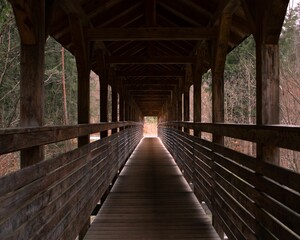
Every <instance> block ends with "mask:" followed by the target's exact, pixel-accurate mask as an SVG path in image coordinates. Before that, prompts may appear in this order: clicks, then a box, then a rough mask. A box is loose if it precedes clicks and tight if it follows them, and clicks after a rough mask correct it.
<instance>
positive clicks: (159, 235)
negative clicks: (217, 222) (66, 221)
mask: <svg viewBox="0 0 300 240" xmlns="http://www.w3.org/2000/svg"><path fill="white" fill-rule="evenodd" d="M94 239H130V240H132V239H161V240H163V239H201V240H205V239H207V240H208V239H209V240H214V239H219V237H218V235H217V234H216V232H215V230H214V229H213V227H212V226H211V224H210V221H209V219H208V217H207V216H206V215H205V213H204V210H203V209H202V207H201V205H200V204H199V202H198V201H197V199H196V197H195V195H194V194H193V192H192V191H191V189H190V187H189V185H188V184H187V182H186V181H185V179H184V177H183V176H182V174H181V172H180V170H179V169H178V167H177V166H176V163H175V162H174V160H173V158H172V156H171V155H170V154H169V153H168V151H167V150H166V149H165V148H164V146H163V145H162V143H161V142H160V140H159V139H158V138H144V139H143V140H142V142H141V143H140V144H139V145H138V147H137V148H136V150H135V151H134V153H133V154H132V156H131V157H130V159H129V160H128V162H127V164H126V165H125V167H124V169H123V170H122V172H121V174H120V176H119V178H118V179H117V181H116V183H115V185H114V187H113V188H112V191H111V192H110V194H109V195H108V197H107V199H106V201H105V202H104V204H103V206H102V208H101V209H100V211H99V213H98V215H97V217H96V219H95V220H94V222H93V223H92V225H91V227H90V229H89V231H88V233H87V235H86V237H85V240H94Z"/></svg>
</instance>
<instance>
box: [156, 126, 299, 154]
mask: <svg viewBox="0 0 300 240" xmlns="http://www.w3.org/2000/svg"><path fill="white" fill-rule="evenodd" d="M160 126H161V127H176V128H178V127H184V128H188V129H194V130H196V131H201V132H208V133H212V134H217V135H221V136H227V137H232V138H237V139H241V140H246V141H251V142H257V143H265V142H268V144H270V145H273V146H277V147H282V148H287V149H291V150H295V151H300V141H299V140H300V126H290V125H279V124H274V125H246V124H225V123H224V124H220V123H191V122H169V123H164V124H161V125H160Z"/></svg>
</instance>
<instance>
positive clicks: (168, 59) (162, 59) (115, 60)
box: [107, 56, 195, 64]
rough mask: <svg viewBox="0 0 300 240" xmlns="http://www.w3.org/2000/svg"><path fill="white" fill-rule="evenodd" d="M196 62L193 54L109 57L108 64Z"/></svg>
mask: <svg viewBox="0 0 300 240" xmlns="http://www.w3.org/2000/svg"><path fill="white" fill-rule="evenodd" d="M194 62H195V57H193V56H190V57H187V56H152V57H127V56H108V57H107V63H108V64H191V63H194Z"/></svg>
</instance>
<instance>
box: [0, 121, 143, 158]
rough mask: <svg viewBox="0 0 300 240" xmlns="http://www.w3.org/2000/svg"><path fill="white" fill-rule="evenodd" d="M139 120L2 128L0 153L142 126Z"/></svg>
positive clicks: (0, 132)
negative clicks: (122, 128)
mask: <svg viewBox="0 0 300 240" xmlns="http://www.w3.org/2000/svg"><path fill="white" fill-rule="evenodd" d="M141 125H142V123H138V122H111V123H96V124H79V125H69V126H45V127H30V128H10V129H1V130H0V154H4V153H9V152H14V151H19V150H22V149H25V148H29V147H34V146H41V145H46V144H50V143H55V142H60V141H64V140H68V139H72V138H77V137H80V136H85V135H89V134H93V133H97V132H102V131H107V130H111V129H115V128H121V127H129V126H141Z"/></svg>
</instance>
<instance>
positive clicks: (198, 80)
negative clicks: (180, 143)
mask: <svg viewBox="0 0 300 240" xmlns="http://www.w3.org/2000/svg"><path fill="white" fill-rule="evenodd" d="M202 63H203V53H202V52H201V51H200V49H198V51H197V58H196V63H195V65H194V69H193V70H194V71H193V73H194V74H193V83H194V122H201V101H202V97H201V85H202V68H203V66H202ZM194 136H198V137H201V132H194Z"/></svg>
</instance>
